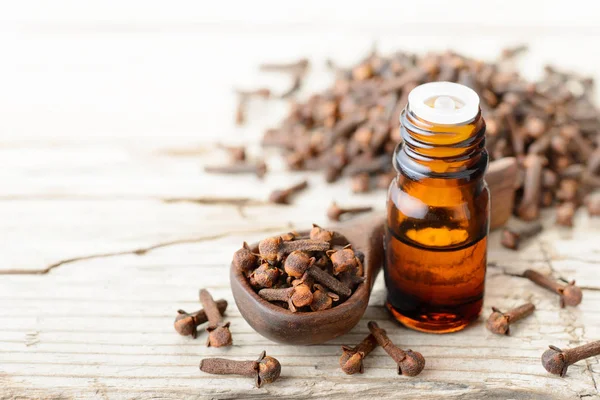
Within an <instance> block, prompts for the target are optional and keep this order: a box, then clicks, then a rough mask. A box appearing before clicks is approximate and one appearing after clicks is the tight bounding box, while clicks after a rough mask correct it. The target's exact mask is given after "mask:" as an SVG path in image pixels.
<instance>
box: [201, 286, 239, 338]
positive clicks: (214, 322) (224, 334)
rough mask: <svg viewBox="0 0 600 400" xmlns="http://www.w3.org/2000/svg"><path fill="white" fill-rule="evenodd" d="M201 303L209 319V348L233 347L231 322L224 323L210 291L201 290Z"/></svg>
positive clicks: (207, 329)
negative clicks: (230, 329)
mask: <svg viewBox="0 0 600 400" xmlns="http://www.w3.org/2000/svg"><path fill="white" fill-rule="evenodd" d="M200 303H202V306H203V307H204V310H205V312H206V316H207V318H208V327H207V328H206V331H207V332H208V340H207V341H206V345H207V346H209V347H224V346H231V344H232V340H231V332H229V322H226V323H223V320H222V318H221V313H220V312H219V308H218V307H217V303H215V301H214V300H213V298H212V296H211V295H210V293H209V292H208V290H206V289H201V290H200Z"/></svg>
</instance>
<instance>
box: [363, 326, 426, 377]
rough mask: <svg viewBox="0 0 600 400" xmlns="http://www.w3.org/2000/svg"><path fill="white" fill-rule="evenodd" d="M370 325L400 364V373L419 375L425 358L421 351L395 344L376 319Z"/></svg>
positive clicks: (375, 334) (371, 329)
mask: <svg viewBox="0 0 600 400" xmlns="http://www.w3.org/2000/svg"><path fill="white" fill-rule="evenodd" d="M368 327H369V330H370V331H371V334H372V335H373V336H374V337H375V340H377V343H378V344H379V345H380V346H381V347H382V348H383V349H384V350H385V352H386V353H388V354H389V355H390V357H392V359H393V360H394V361H395V362H396V364H398V375H406V376H417V375H419V374H420V373H421V371H423V368H425V358H424V357H423V355H421V353H418V352H416V351H412V350H406V351H405V350H402V349H400V348H399V347H397V346H395V345H394V344H393V343H392V341H391V340H390V339H389V338H388V336H387V333H386V331H385V330H384V329H382V328H380V327H379V326H378V325H377V323H376V322H374V321H369V323H368Z"/></svg>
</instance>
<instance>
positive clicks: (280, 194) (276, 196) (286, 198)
mask: <svg viewBox="0 0 600 400" xmlns="http://www.w3.org/2000/svg"><path fill="white" fill-rule="evenodd" d="M307 187H308V181H302V182H300V183H297V184H295V185H293V186H291V187H289V188H287V189H278V190H274V191H273V192H272V193H271V195H270V196H269V201H270V202H271V203H275V204H289V203H290V197H291V196H292V195H293V194H295V193H298V192H300V191H301V190H304V189H306V188H307Z"/></svg>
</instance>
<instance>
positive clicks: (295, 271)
mask: <svg viewBox="0 0 600 400" xmlns="http://www.w3.org/2000/svg"><path fill="white" fill-rule="evenodd" d="M363 262H364V254H363V253H362V252H360V251H354V250H353V249H352V246H351V245H350V244H348V243H347V242H346V241H344V239H343V237H342V236H341V235H339V234H338V233H337V232H333V231H328V230H326V229H323V228H321V227H320V226H318V225H313V228H312V229H311V231H310V233H309V235H308V236H306V237H303V236H299V235H298V234H297V233H295V232H290V233H287V234H285V235H282V236H275V237H270V238H267V239H264V240H262V241H260V243H259V244H258V253H254V252H253V251H252V249H251V248H250V247H249V246H248V244H247V243H244V245H243V247H242V248H241V249H239V250H238V251H236V252H235V254H234V255H233V261H232V263H233V265H234V267H235V268H238V269H239V270H240V271H242V272H243V273H244V275H245V276H246V278H247V279H248V282H249V284H250V286H251V287H252V288H253V289H254V290H256V292H257V293H258V295H259V296H260V297H262V298H263V299H265V300H266V301H269V302H271V303H273V304H276V305H279V306H281V307H282V308H286V309H288V310H290V311H291V312H298V311H322V310H327V309H330V308H332V307H335V306H336V305H338V304H340V303H341V302H343V301H345V300H346V299H347V298H348V297H350V296H351V294H352V293H353V291H354V289H355V288H356V287H357V286H358V285H359V284H360V283H362V282H363V280H364V278H363V275H364V271H363Z"/></svg>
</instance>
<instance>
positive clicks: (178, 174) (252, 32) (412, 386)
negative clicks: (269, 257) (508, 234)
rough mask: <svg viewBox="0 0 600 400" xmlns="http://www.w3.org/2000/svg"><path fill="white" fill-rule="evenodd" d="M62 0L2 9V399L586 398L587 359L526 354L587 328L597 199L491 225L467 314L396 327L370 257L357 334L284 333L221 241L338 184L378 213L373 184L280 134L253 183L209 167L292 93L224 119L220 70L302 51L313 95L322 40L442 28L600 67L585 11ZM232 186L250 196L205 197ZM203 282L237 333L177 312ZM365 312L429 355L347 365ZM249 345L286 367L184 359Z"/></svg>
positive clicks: (596, 375) (315, 210) (409, 44)
mask: <svg viewBox="0 0 600 400" xmlns="http://www.w3.org/2000/svg"><path fill="white" fill-rule="evenodd" d="M59 3H60V2H59ZM63 3H64V4H62V7H60V4H59V5H56V4H57V3H56V2H54V3H52V5H50V3H48V4H46V3H42V2H18V4H10V5H9V4H5V5H2V6H1V7H2V8H3V9H2V10H0V11H2V12H0V53H1V54H2V62H0V160H1V163H2V164H1V165H2V168H0V182H1V183H2V189H1V190H0V243H1V248H0V274H1V275H0V399H13V398H51V399H59V398H60V399H62V398H101V399H105V398H109V399H130V398H173V399H181V398H204V397H212V398H240V397H268V396H278V395H279V396H283V397H284V398H306V397H315V398H326V397H327V398H349V396H350V397H351V398H360V397H365V398H372V397H380V398H398V397H402V398H423V399H431V398H441V397H446V398H465V399H488V398H489V399H506V398H511V399H521V398H523V399H550V398H555V399H571V398H574V399H579V398H590V399H591V398H600V395H599V391H598V388H599V384H600V367H599V366H598V359H597V358H593V359H589V360H586V361H583V362H579V363H577V364H576V365H574V366H572V367H570V368H569V373H568V376H567V377H566V378H559V377H555V376H552V375H550V374H548V373H546V371H545V370H544V369H543V368H542V366H541V363H540V356H541V354H542V352H543V351H544V350H545V348H546V347H547V346H548V345H549V344H554V345H556V346H559V347H571V346H576V345H579V344H582V343H585V342H588V341H591V340H598V339H600V274H599V273H598V268H600V248H599V244H600V234H599V231H600V220H599V219H598V218H596V219H588V218H587V216H586V214H585V213H584V212H580V213H579V214H578V215H577V218H576V226H575V228H574V229H572V230H569V229H557V228H554V227H553V223H552V221H551V220H549V219H547V220H546V225H547V229H546V230H545V231H544V233H543V234H541V235H540V236H538V237H537V238H535V239H534V240H532V241H530V242H528V243H527V244H526V246H524V247H523V248H522V250H520V251H518V252H511V251H508V250H504V249H502V248H501V247H500V246H499V238H498V234H497V233H494V234H492V237H491V240H490V251H489V260H490V261H493V262H496V263H497V264H499V265H501V266H503V268H499V267H493V268H492V267H491V268H489V270H488V277H487V291H486V297H485V311H484V313H483V316H482V318H480V320H479V321H478V322H477V323H475V324H474V325H473V326H472V327H469V328H468V329H466V330H465V331H463V332H460V333H456V334H451V335H444V336H437V335H428V334H422V333H416V332H412V331H409V330H406V329H404V328H401V327H399V326H397V325H396V324H394V323H393V322H392V321H391V320H390V319H389V317H388V315H387V313H386V312H385V310H384V308H383V307H382V305H383V302H384V299H385V292H384V288H383V282H382V279H381V276H380V279H379V280H378V282H377V283H376V287H375V290H374V292H373V294H372V297H371V303H370V307H369V308H368V310H367V312H366V314H365V316H364V318H363V320H362V321H361V323H360V324H359V325H358V326H357V327H356V328H355V329H353V330H352V331H351V332H350V333H349V334H347V335H345V336H343V337H340V338H338V339H335V340H333V341H331V342H329V343H326V344H323V345H319V346H310V347H299V346H298V347H296V346H283V345H278V344H275V343H272V342H270V341H269V340H267V339H265V338H263V337H261V336H259V335H258V334H256V333H255V332H253V331H252V329H251V328H250V327H249V326H248V325H247V323H246V322H245V321H244V319H243V318H242V317H241V316H240V314H239V312H238V310H237V309H236V307H235V304H234V302H233V298H232V295H231V293H230V290H229V285H228V267H229V261H230V259H231V254H232V253H233V251H235V250H236V249H237V248H239V246H240V245H241V243H242V241H243V240H248V241H255V240H258V239H260V238H262V237H264V236H266V235H269V234H271V233H277V232H283V231H286V230H289V229H290V228H291V227H294V228H299V229H303V228H306V227H308V226H310V224H311V223H313V222H315V223H319V224H326V223H327V222H326V220H325V209H326V207H327V206H328V204H329V203H330V201H331V200H332V199H337V200H338V201H339V202H341V203H344V204H370V205H375V206H376V208H377V209H379V210H383V206H384V199H385V193H384V192H381V191H380V192H373V193H370V194H367V195H352V194H351V193H350V191H349V187H348V185H347V182H338V183H336V184H335V185H325V183H324V181H323V178H322V177H321V176H320V175H317V174H305V173H293V174H292V173H288V172H286V171H285V169H284V168H283V163H282V161H281V160H280V159H279V158H278V156H277V154H276V153H275V152H268V153H267V154H266V157H267V159H268V161H269V166H270V168H271V173H269V174H268V176H267V177H266V179H265V180H264V181H259V180H257V179H255V178H253V177H247V176H242V177H225V176H215V175H211V176H209V175H206V174H204V173H203V172H202V165H204V164H210V163H219V162H222V161H223V160H224V156H223V154H222V153H221V152H220V151H218V150H216V149H215V143H216V142H217V141H227V142H234V143H241V142H244V143H249V144H250V148H251V151H252V153H253V155H254V156H258V155H259V154H261V153H262V151H261V149H260V148H259V146H258V145H257V143H258V139H259V137H260V134H261V132H262V130H263V128H265V127H267V126H271V125H275V124H276V123H277V121H279V120H280V119H281V117H282V116H283V115H284V114H285V109H286V108H285V105H284V104H276V103H275V104H270V105H267V104H261V103H260V102H258V103H253V104H252V107H251V110H250V114H249V118H250V121H251V123H250V124H249V125H248V126H247V127H244V128H242V129H236V128H235V127H234V126H233V117H232V115H233V111H234V107H235V99H234V97H233V96H232V95H231V90H232V87H233V86H235V85H237V86H246V87H254V86H259V85H263V84H266V85H270V86H271V87H273V88H274V89H284V88H285V87H286V86H287V84H288V82H287V80H286V79H285V78H283V77H279V76H268V75H260V74H258V73H256V70H255V66H256V65H257V64H258V63H259V62H261V61H266V60H269V61H286V60H290V59H295V58H298V57H301V56H310V57H311V61H313V65H314V68H313V70H312V74H311V77H310V78H311V79H310V81H309V83H308V86H307V89H306V92H310V91H311V90H316V89H318V88H320V87H324V86H326V85H327V84H328V82H329V81H330V77H329V76H328V75H327V74H326V72H325V68H324V67H322V65H323V61H324V59H325V58H326V57H333V58H334V59H337V60H341V62H348V63H350V62H352V61H353V60H356V59H357V58H359V57H360V56H361V55H362V54H363V52H364V51H366V50H367V49H368V48H369V47H370V45H371V44H372V42H373V40H374V39H377V41H378V43H379V46H380V48H381V49H382V51H384V52H385V51H391V50H395V49H398V48H404V49H409V50H410V49H413V50H420V51H422V50H423V49H441V48H447V47H451V48H454V49H457V50H459V51H464V52H466V53H468V54H473V55H476V56H479V57H484V58H490V57H492V56H493V55H495V54H497V52H498V51H499V49H500V48H501V46H502V45H507V44H516V43H521V42H522V41H527V42H528V43H530V44H531V52H530V54H529V56H528V57H527V58H526V59H525V60H523V63H522V67H523V69H524V70H525V73H526V74H528V75H530V76H534V75H535V74H536V72H539V71H540V70H541V67H542V66H543V63H545V62H553V63H556V64H559V65H563V66H565V67H567V68H574V67H576V68H577V69H578V70H580V71H582V72H584V73H592V72H594V71H597V69H598V66H599V65H600V63H599V62H598V60H599V59H600V56H599V55H598V54H597V52H594V51H590V49H592V48H594V47H593V46H595V45H596V44H597V43H598V39H599V36H600V28H599V27H598V26H597V24H596V23H597V20H598V13H597V12H596V11H594V10H589V9H587V10H583V9H581V7H578V6H577V5H573V7H568V8H566V9H565V8H564V7H563V6H562V3H559V2H546V3H544V4H545V8H544V9H543V12H542V11H538V9H537V8H536V6H534V5H530V4H529V3H524V2H517V1H508V2H507V1H504V2H502V7H498V8H497V9H496V10H495V12H496V13H495V14H494V15H496V16H497V17H498V20H489V18H491V17H489V15H490V10H489V9H481V8H480V7H479V6H478V5H479V4H480V2H475V1H471V2H467V4H466V7H465V8H463V9H462V11H461V12H454V13H453V14H445V12H443V10H442V9H441V8H438V6H439V7H441V6H442V2H434V3H435V4H433V3H431V2H427V4H425V3H424V4H423V5H416V4H412V6H414V8H410V7H408V6H403V5H397V6H395V8H393V9H389V8H388V7H389V5H388V4H389V3H388V2H372V4H371V9H370V13H369V19H368V20H366V18H365V16H364V11H363V10H362V7H346V8H344V7H343V4H341V3H340V2H337V3H335V4H334V5H327V6H325V5H320V4H319V3H316V2H306V4H304V3H303V6H302V7H300V3H298V4H297V5H295V6H288V7H287V8H286V7H285V6H282V5H281V4H280V2H279V3H272V4H264V3H261V2H259V3H260V4H255V3H250V2H248V3H242V4H238V5H236V6H235V7H227V6H226V5H215V4H213V5H205V4H197V2H183V4H180V5H178V6H174V5H173V4H170V5H169V6H167V7H160V5H159V4H158V3H157V2H148V1H144V2H141V1H133V2H118V3H116V2H115V3H110V2H108V3H107V2H97V3H96V2H85V3H86V5H85V6H83V5H82V4H83V3H78V2H77V3H67V2H63ZM344 4H345V3H344ZM432 4H433V5H432ZM426 6H427V7H426ZM430 7H431V8H430ZM478 7H479V8H478ZM489 7H490V8H493V7H495V6H494V5H493V4H492V5H490V6H489ZM257 10H262V11H257ZM264 10H270V11H269V12H267V11H264ZM340 10H342V11H340ZM514 10H520V12H518V13H517V12H515V11H514ZM577 10H579V11H577ZM536 13H537V14H536ZM534 14H536V15H538V19H537V20H536V19H534V18H532V17H531V16H532V15H534ZM448 15H451V16H452V18H449V17H448ZM486 18H487V19H486ZM399 26H402V29H399ZM484 28H485V29H484ZM323 38H326V40H323ZM304 177H307V178H308V179H309V181H310V185H311V188H310V190H309V191H307V192H305V193H303V194H302V195H300V196H298V197H297V199H296V201H295V202H294V205H292V206H287V207H286V206H271V205H268V204H266V203H265V199H266V197H267V196H268V193H269V192H270V191H271V190H272V189H274V188H278V187H284V186H287V185H288V184H289V183H291V182H293V181H296V180H300V179H301V178H304ZM232 197H246V198H248V199H250V200H249V201H248V202H247V203H246V204H243V205H241V206H239V205H231V204H227V203H226V202H223V201H220V202H219V201H216V202H215V201H214V199H217V198H232ZM530 267H533V268H537V269H539V270H541V271H543V272H545V273H548V274H550V273H553V274H555V275H557V276H563V277H566V278H574V279H576V280H577V281H578V283H579V284H581V285H582V286H583V287H584V288H585V289H584V300H583V303H582V304H581V305H580V306H579V307H577V308H567V309H560V308H559V307H558V299H557V298H556V296H553V295H552V294H550V293H548V292H546V291H544V290H542V289H540V288H537V287H534V286H532V285H531V284H530V283H529V282H528V281H526V280H524V279H520V278H516V277H513V276H510V274H511V273H518V272H521V271H522V270H523V269H525V268H530ZM201 287H206V288H208V289H210V290H211V292H212V293H213V294H214V296H215V298H225V299H227V300H228V301H229V303H230V306H229V308H228V310H227V314H226V315H227V319H228V320H229V321H231V330H232V332H233V339H234V346H233V347H231V348H229V349H225V350H223V349H213V348H207V347H205V346H204V340H205V336H204V334H201V335H200V337H199V338H198V339H197V340H192V339H190V338H186V337H180V336H179V335H177V334H176V333H175V332H174V330H173V326H172V322H173V319H174V317H175V311H176V310H177V309H178V308H183V309H186V310H190V311H191V310H194V309H196V308H199V303H198V299H197V296H198V289H199V288H201ZM523 301H532V302H533V303H534V304H535V305H536V307H537V311H536V312H535V314H534V315H533V316H532V317H531V318H528V319H527V320H524V321H522V322H520V323H519V324H517V325H516V326H515V327H514V329H513V330H512V333H513V334H512V336H511V337H498V336H495V335H492V334H490V333H489V332H487V331H486V330H485V327H484V324H483V319H484V317H487V315H488V314H489V312H490V307H491V306H492V305H495V306H497V307H499V308H501V309H508V308H511V307H513V306H516V305H518V304H520V303H522V302H523ZM368 320H375V321H377V322H378V323H379V324H380V325H381V326H382V327H384V328H386V329H387V330H388V332H389V334H390V337H391V338H392V340H393V341H394V342H396V343H397V344H399V345H401V346H402V347H410V348H413V349H415V350H418V351H420V352H422V353H423V355H424V356H425V357H426V359H427V366H426V369H425V371H424V372H423V373H422V374H421V375H420V376H419V377H417V378H405V377H400V376H397V375H396V373H395V366H394V364H393V362H392V361H391V359H389V358H388V356H387V355H386V354H385V353H384V352H383V351H382V350H381V349H377V350H375V352H374V353H373V354H372V355H371V356H369V357H368V358H367V359H366V362H365V369H366V371H365V374H364V375H358V376H346V375H344V374H343V373H342V372H341V370H340V369H339V367H338V358H339V355H340V345H342V344H350V345H354V344H356V343H358V342H359V341H360V340H361V339H362V338H363V337H364V336H365V335H366V333H367V328H366V323H367V321H368ZM261 350H266V351H267V354H270V355H272V356H275V357H277V358H278V359H279V360H280V361H281V363H282V365H283V371H282V377H281V379H280V380H279V381H277V382H276V383H274V384H272V385H268V386H265V387H264V388H262V389H255V388H253V382H252V380H251V379H244V378H237V377H224V376H211V375H206V374H203V373H201V372H200V371H199V370H198V364H199V361H200V359H202V358H203V357H211V356H218V357H231V358H235V359H254V358H256V356H257V355H258V354H259V353H260V351H261Z"/></svg>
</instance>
